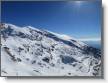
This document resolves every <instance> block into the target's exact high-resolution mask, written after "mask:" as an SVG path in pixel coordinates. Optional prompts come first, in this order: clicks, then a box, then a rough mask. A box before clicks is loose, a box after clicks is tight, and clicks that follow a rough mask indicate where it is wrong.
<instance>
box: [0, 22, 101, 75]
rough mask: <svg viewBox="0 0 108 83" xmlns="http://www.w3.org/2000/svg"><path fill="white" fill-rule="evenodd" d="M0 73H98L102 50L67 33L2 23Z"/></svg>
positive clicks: (99, 73) (99, 71) (99, 72)
mask: <svg viewBox="0 0 108 83" xmlns="http://www.w3.org/2000/svg"><path fill="white" fill-rule="evenodd" d="M1 76H101V51H100V50H99V49H97V48H94V47H91V46H89V45H87V44H85V43H83V42H80V41H78V40H76V39H75V38H72V37H69V36H67V35H61V34H57V33H54V32H51V31H48V30H40V29H37V28H34V27H31V26H27V27H19V26H15V25H13V24H6V23H5V24H1Z"/></svg>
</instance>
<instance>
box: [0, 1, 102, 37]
mask: <svg viewBox="0 0 108 83" xmlns="http://www.w3.org/2000/svg"><path fill="white" fill-rule="evenodd" d="M1 8H2V14H1V17H2V18H1V20H2V22H5V23H12V24H15V25H18V26H34V27H36V28H39V29H46V30H49V31H52V32H56V33H62V34H67V35H70V36H72V37H75V38H79V39H83V38H87V39H98V38H100V36H101V1H95V0H94V1H66V2H65V1H64V2H63V1H62V2H60V1H59V2H57V1H54V2H53V1H45V2H41V1H40V2H27V1H26V2H22V1H21V2H20V1H19V2H16V1H14V2H12V1H11V2H2V6H1Z"/></svg>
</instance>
